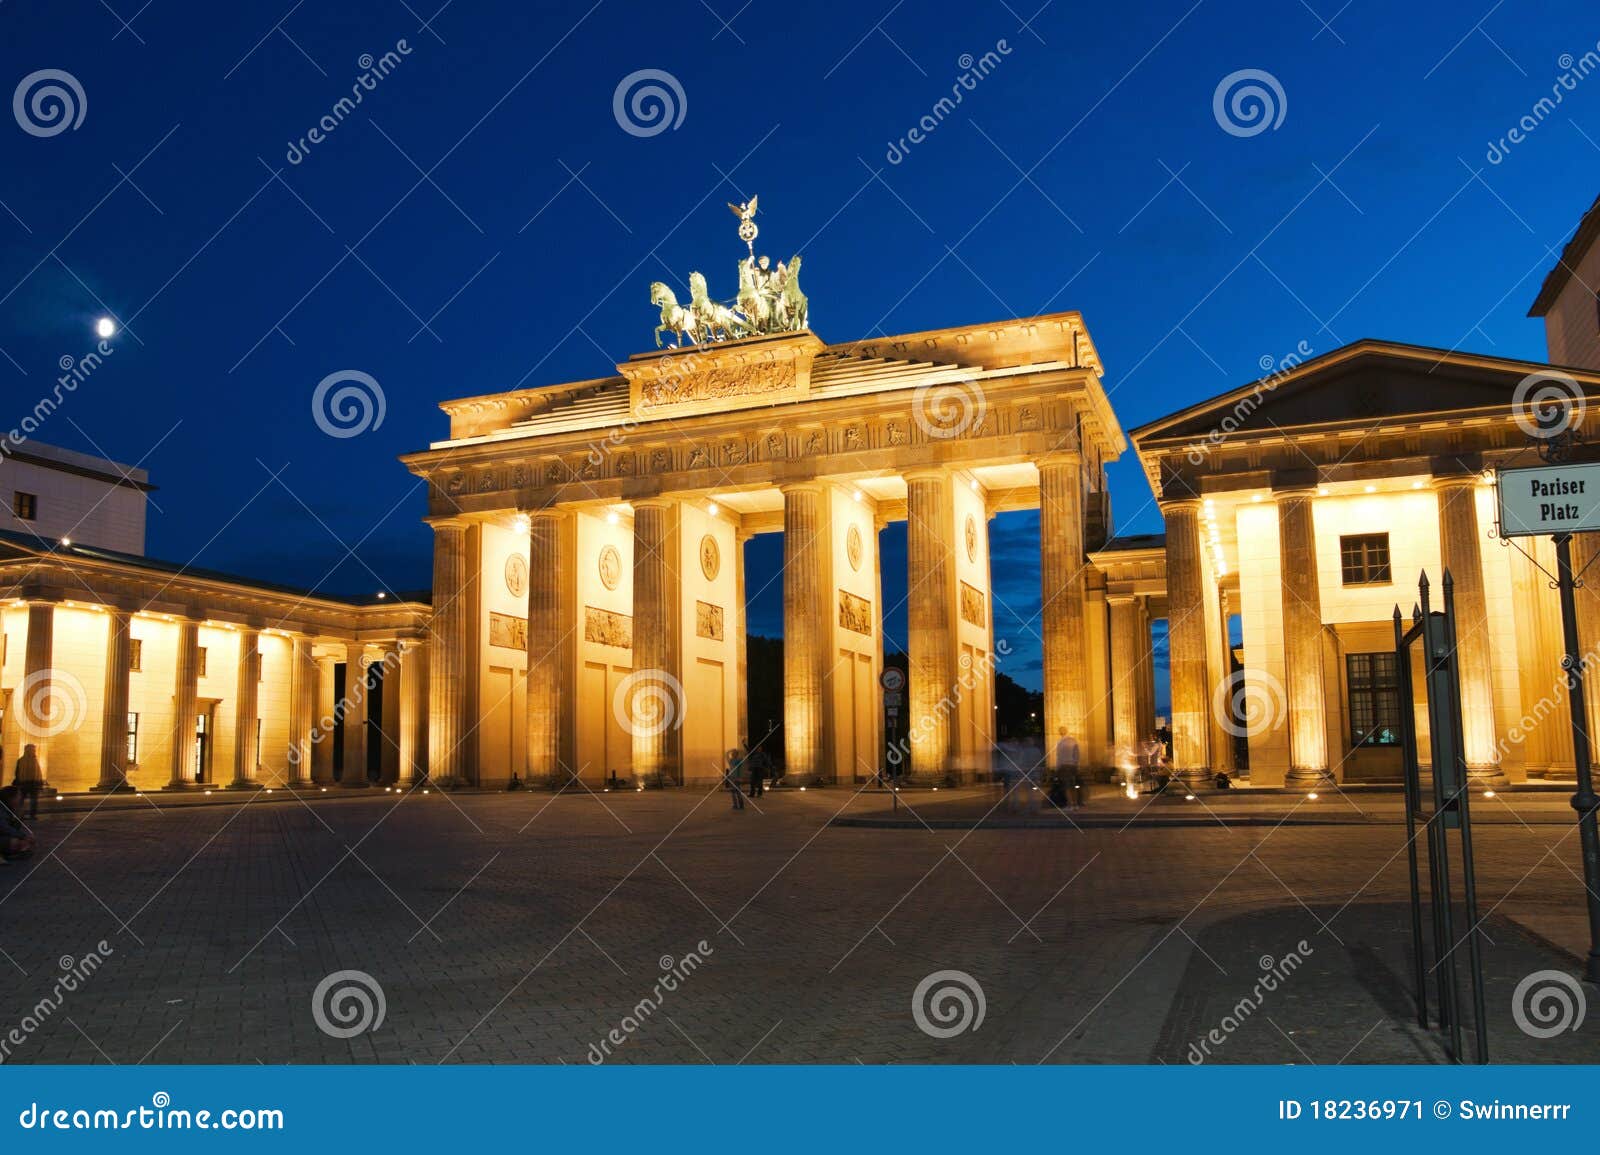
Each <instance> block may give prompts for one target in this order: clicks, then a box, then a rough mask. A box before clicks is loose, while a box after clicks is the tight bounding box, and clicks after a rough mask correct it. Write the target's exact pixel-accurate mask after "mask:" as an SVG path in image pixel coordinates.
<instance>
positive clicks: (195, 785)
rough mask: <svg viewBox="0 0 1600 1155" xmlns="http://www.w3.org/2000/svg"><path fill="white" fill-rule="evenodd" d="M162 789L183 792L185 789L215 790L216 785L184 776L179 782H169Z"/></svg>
mask: <svg viewBox="0 0 1600 1155" xmlns="http://www.w3.org/2000/svg"><path fill="white" fill-rule="evenodd" d="M161 789H162V790H171V791H174V792H176V793H180V794H181V793H182V792H183V791H185V790H215V789H216V787H215V786H214V785H212V784H211V783H210V782H195V781H193V780H192V779H189V778H183V779H180V780H179V781H177V782H168V783H167V784H166V785H165V786H163V787H162V788H161Z"/></svg>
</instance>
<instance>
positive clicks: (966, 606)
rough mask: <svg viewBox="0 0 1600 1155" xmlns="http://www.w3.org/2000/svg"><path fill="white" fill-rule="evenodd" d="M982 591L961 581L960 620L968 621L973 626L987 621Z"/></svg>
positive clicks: (984, 623) (981, 624) (982, 624)
mask: <svg viewBox="0 0 1600 1155" xmlns="http://www.w3.org/2000/svg"><path fill="white" fill-rule="evenodd" d="M984 601H985V599H984V596H983V591H982V590H980V589H978V588H977V587H976V586H970V585H968V584H967V583H966V582H962V583H961V620H962V621H964V622H970V623H971V624H972V625H975V626H984V625H987V624H988V622H989V619H988V616H987V615H986V614H985V613H984Z"/></svg>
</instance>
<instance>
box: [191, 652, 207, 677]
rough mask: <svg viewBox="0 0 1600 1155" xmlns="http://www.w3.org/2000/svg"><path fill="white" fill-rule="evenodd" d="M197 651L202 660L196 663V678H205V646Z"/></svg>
mask: <svg viewBox="0 0 1600 1155" xmlns="http://www.w3.org/2000/svg"><path fill="white" fill-rule="evenodd" d="M196 649H197V650H198V652H199V655H200V658H199V660H198V661H197V662H196V663H195V667H196V668H195V672H194V676H195V677H197V678H203V677H205V676H206V648H205V647H204V646H198V647H196Z"/></svg>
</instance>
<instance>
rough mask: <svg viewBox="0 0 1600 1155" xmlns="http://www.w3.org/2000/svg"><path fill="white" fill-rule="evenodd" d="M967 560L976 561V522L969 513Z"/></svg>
mask: <svg viewBox="0 0 1600 1155" xmlns="http://www.w3.org/2000/svg"><path fill="white" fill-rule="evenodd" d="M967 560H968V561H977V560H978V522H977V519H976V518H974V517H973V516H972V515H971V514H970V513H969V514H967Z"/></svg>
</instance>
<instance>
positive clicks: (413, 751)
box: [392, 642, 428, 787]
mask: <svg viewBox="0 0 1600 1155" xmlns="http://www.w3.org/2000/svg"><path fill="white" fill-rule="evenodd" d="M401 647H402V648H401V652H400V664H399V666H398V668H397V669H396V670H395V675H398V677H399V678H400V767H399V778H398V779H396V781H397V782H398V784H399V785H400V786H402V787H409V786H412V785H414V784H416V783H417V782H418V781H419V780H420V779H422V778H423V777H425V776H426V775H427V770H428V764H427V756H428V691H427V687H426V686H425V685H424V684H423V680H424V679H425V678H426V677H427V676H428V644H427V643H426V642H403V643H401ZM392 676H393V675H392Z"/></svg>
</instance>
